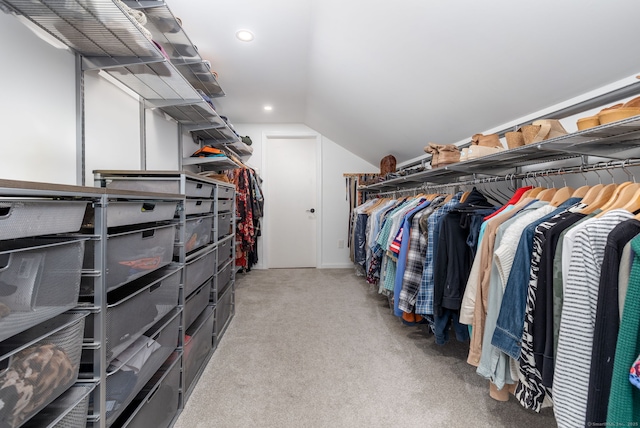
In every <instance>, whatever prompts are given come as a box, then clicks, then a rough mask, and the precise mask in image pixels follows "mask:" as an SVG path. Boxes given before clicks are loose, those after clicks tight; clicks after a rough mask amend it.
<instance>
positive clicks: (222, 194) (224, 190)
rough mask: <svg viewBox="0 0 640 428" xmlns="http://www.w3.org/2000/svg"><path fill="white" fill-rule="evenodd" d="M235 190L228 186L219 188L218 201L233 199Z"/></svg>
mask: <svg viewBox="0 0 640 428" xmlns="http://www.w3.org/2000/svg"><path fill="white" fill-rule="evenodd" d="M234 191H235V188H233V187H227V186H218V199H231V198H233V193H234Z"/></svg>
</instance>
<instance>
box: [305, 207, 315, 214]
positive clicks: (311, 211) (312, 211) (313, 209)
mask: <svg viewBox="0 0 640 428" xmlns="http://www.w3.org/2000/svg"><path fill="white" fill-rule="evenodd" d="M307 212H308V213H311V214H313V213H314V212H316V210H315V208H311V209H310V210H307Z"/></svg>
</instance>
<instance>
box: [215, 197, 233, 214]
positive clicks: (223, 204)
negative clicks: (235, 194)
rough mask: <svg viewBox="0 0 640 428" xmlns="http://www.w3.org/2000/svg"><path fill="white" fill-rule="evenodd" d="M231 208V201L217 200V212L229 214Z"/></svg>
mask: <svg viewBox="0 0 640 428" xmlns="http://www.w3.org/2000/svg"><path fill="white" fill-rule="evenodd" d="M231 208H233V200H232V199H219V200H218V212H219V213H221V212H229V211H231Z"/></svg>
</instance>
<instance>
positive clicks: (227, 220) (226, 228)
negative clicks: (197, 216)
mask: <svg viewBox="0 0 640 428" xmlns="http://www.w3.org/2000/svg"><path fill="white" fill-rule="evenodd" d="M232 220H233V219H232V218H231V213H221V214H218V240H220V239H223V238H225V237H227V236H229V235H231V234H232V233H233V230H231V224H232V223H231V222H232Z"/></svg>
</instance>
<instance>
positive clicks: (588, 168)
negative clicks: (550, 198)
mask: <svg viewBox="0 0 640 428" xmlns="http://www.w3.org/2000/svg"><path fill="white" fill-rule="evenodd" d="M635 166H640V159H626V160H624V161H610V162H599V163H595V164H593V165H581V166H576V167H569V168H552V169H545V170H540V171H530V172H523V173H520V174H507V175H505V176H498V177H487V178H476V179H473V180H467V181H454V182H451V183H445V184H430V183H424V184H421V185H419V186H414V187H403V188H397V189H395V190H389V191H386V192H379V193H375V195H376V196H383V195H391V194H405V193H407V194H408V193H412V192H415V193H417V192H423V191H430V190H439V189H446V188H456V187H468V186H476V185H479V184H491V183H499V182H505V181H512V182H514V181H515V180H523V179H524V180H527V179H533V180H536V179H537V178H546V177H554V176H562V175H565V174H584V173H587V172H594V171H602V170H607V169H618V168H622V169H625V168H630V167H635Z"/></svg>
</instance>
